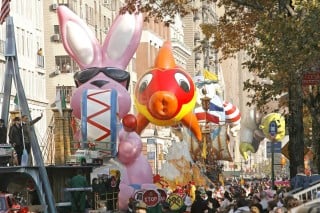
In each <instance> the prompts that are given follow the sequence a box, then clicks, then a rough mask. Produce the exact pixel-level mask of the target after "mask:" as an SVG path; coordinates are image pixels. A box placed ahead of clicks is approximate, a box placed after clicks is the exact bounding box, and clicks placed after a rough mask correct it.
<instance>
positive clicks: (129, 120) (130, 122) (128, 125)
mask: <svg viewBox="0 0 320 213" xmlns="http://www.w3.org/2000/svg"><path fill="white" fill-rule="evenodd" d="M122 124H123V128H124V130H126V131H127V132H133V131H135V130H136V128H137V119H136V117H135V116H134V115H132V114H127V115H125V116H124V117H123V118H122Z"/></svg>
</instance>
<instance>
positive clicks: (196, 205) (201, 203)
mask: <svg viewBox="0 0 320 213" xmlns="http://www.w3.org/2000/svg"><path fill="white" fill-rule="evenodd" d="M201 193H203V192H199V191H196V199H195V201H194V202H193V203H192V205H191V213H202V212H205V211H207V210H208V203H207V201H206V200H203V199H202V197H201Z"/></svg>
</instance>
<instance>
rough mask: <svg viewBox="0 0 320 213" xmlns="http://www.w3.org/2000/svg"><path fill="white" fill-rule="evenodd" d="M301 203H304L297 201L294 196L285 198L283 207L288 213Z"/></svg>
mask: <svg viewBox="0 0 320 213" xmlns="http://www.w3.org/2000/svg"><path fill="white" fill-rule="evenodd" d="M301 203H302V201H300V200H298V199H296V198H295V197H293V196H292V195H288V196H286V197H285V198H284V203H283V207H285V208H286V209H287V210H288V212H290V210H291V209H292V208H294V207H297V206H299V205H300V204H301Z"/></svg>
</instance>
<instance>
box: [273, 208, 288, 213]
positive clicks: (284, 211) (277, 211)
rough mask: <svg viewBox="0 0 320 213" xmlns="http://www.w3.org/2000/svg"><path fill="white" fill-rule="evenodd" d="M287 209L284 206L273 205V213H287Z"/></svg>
mask: <svg viewBox="0 0 320 213" xmlns="http://www.w3.org/2000/svg"><path fill="white" fill-rule="evenodd" d="M287 212H288V210H287V209H286V208H285V207H275V208H274V209H273V213H287Z"/></svg>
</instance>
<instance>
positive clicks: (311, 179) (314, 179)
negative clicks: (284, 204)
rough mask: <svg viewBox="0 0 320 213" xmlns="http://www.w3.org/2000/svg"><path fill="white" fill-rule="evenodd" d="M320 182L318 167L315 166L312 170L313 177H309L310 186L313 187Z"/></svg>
mask: <svg viewBox="0 0 320 213" xmlns="http://www.w3.org/2000/svg"><path fill="white" fill-rule="evenodd" d="M319 182H320V174H319V171H318V168H317V167H316V166H313V167H312V168H311V175H310V176H309V185H313V184H315V183H319Z"/></svg>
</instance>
